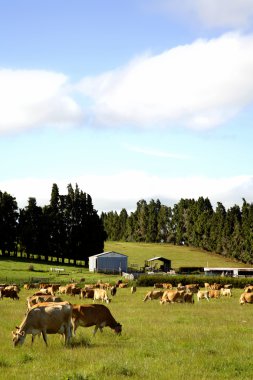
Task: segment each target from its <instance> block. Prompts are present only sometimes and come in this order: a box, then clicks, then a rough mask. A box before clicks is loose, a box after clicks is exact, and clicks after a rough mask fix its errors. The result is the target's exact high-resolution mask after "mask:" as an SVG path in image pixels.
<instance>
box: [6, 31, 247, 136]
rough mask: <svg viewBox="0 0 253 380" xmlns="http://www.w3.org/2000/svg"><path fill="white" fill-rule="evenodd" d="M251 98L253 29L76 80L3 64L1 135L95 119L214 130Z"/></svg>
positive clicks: (119, 123)
mask: <svg viewBox="0 0 253 380" xmlns="http://www.w3.org/2000/svg"><path fill="white" fill-rule="evenodd" d="M252 103H253V35H241V34H239V33H228V34H224V35H223V36H221V37H219V38H213V39H210V40H204V39H199V40H197V41H195V42H193V43H192V44H188V45H182V46H177V47H175V48H173V49H170V50H167V51H164V52H163V53H161V54H157V55H144V56H141V57H139V58H136V59H134V60H132V61H130V62H129V63H128V64H126V65H125V66H124V67H122V68H118V69H115V70H112V71H110V72H105V73H103V74H101V75H98V76H94V77H84V78H83V79H82V80H80V82H79V83H77V84H74V83H70V80H69V79H68V78H67V77H66V76H65V75H63V74H61V73H55V72H48V71H40V70H30V71H29V70H7V69H0V104H1V108H0V133H4V132H9V131H19V130H23V129H28V128H37V127H38V126H40V127H43V126H76V125H81V124H82V125H83V126H87V123H88V122H89V123H90V124H89V125H92V126H97V125H100V126H101V125H104V126H109V127H117V128H129V127H131V128H135V127H138V128H143V129H145V128H170V127H178V126H180V127H182V126H183V127H185V128H189V129H195V130H207V129H210V128H215V127H219V126H220V125H223V124H224V123H226V122H227V121H229V120H230V119H231V118H233V117H235V116H236V115H237V114H238V113H240V112H241V111H243V109H244V108H245V107H248V106H251V105H252ZM84 115H85V116H86V119H85V120H84Z"/></svg>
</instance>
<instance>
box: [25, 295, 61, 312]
mask: <svg viewBox="0 0 253 380" xmlns="http://www.w3.org/2000/svg"><path fill="white" fill-rule="evenodd" d="M41 302H63V299H62V298H61V297H59V296H49V295H45V296H31V297H28V298H27V307H28V310H30V309H31V308H32V307H33V306H34V305H36V304H38V303H41Z"/></svg>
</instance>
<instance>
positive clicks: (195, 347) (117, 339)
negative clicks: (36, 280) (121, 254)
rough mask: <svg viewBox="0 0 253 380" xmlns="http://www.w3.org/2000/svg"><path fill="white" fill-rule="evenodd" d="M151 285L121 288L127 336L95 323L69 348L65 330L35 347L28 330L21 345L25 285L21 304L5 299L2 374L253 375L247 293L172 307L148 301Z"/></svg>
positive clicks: (98, 379) (117, 311)
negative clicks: (15, 342)
mask: <svg viewBox="0 0 253 380" xmlns="http://www.w3.org/2000/svg"><path fill="white" fill-rule="evenodd" d="M147 290H149V289H148V288H138V289H137V292H136V293H135V294H131V293H130V289H128V288H127V289H119V290H118V292H117V295H116V296H115V297H114V298H113V300H112V302H111V303H110V304H109V305H108V307H109V309H110V310H111V312H112V314H113V315H114V317H115V319H116V320H117V321H118V322H120V323H121V324H122V325H123V331H122V335H121V336H116V335H115V334H114V333H113V331H112V330H111V329H110V328H105V329H104V332H103V333H100V332H99V331H98V332H97V335H96V336H95V337H93V336H92V331H93V328H92V327H91V328H82V327H79V329H78V330H77V336H76V337H75V338H74V340H73V342H72V344H71V347H67V348H66V347H64V345H63V341H62V339H61V337H60V336H59V335H49V336H48V342H49V346H48V347H46V346H45V344H44V342H43V339H42V338H36V340H35V342H34V345H33V346H31V337H30V336H29V335H28V336H27V337H26V340H25V343H24V345H23V346H22V347H18V348H14V347H13V346H12V337H11V331H12V330H13V329H15V326H16V325H19V324H20V323H21V321H22V319H23V316H24V313H25V310H26V305H25V300H26V297H27V296H28V295H30V294H31V292H32V291H25V290H22V291H21V293H20V300H19V301H12V300H10V299H4V300H3V301H1V302H0V308H1V330H0V342H1V350H0V367H1V368H0V379H1V380H12V379H13V380H14V379H20V380H27V379H34V378H35V379H44V380H49V379H52V380H55V379H57V380H64V379H65V380H67V379H68V380H84V379H86V380H119V379H133V380H134V379H141V378H144V379H146V380H154V379H157V380H159V379H160V380H168V379H173V380H179V379H180V380H181V379H187V380H196V379H198V380H204V379H205V380H217V379H218V380H219V379H220V380H225V379H227V380H228V379H230V380H233V379H243V380H246V379H249V380H252V375H253V360H252V339H253V305H245V306H240V305H239V302H238V301H239V295H240V293H241V291H240V290H237V289H236V290H234V295H233V297H232V298H221V299H216V300H211V301H210V302H207V301H206V300H202V301H200V302H199V303H198V302H197V301H196V299H195V303H194V304H165V305H160V304H159V301H147V302H146V303H144V302H143V301H142V300H143V297H144V295H145V293H146V291H147ZM63 297H64V299H66V300H70V301H71V302H72V303H74V302H75V303H80V301H79V299H78V298H76V299H75V300H73V298H71V297H70V296H63ZM82 303H89V302H88V301H82Z"/></svg>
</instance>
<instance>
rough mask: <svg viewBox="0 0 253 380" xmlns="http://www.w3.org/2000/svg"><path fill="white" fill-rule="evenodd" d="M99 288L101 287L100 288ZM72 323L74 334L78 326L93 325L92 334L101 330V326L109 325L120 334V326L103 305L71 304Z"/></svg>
mask: <svg viewBox="0 0 253 380" xmlns="http://www.w3.org/2000/svg"><path fill="white" fill-rule="evenodd" d="M100 290H101V289H100ZM72 325H73V332H74V334H75V332H76V329H77V327H78V326H82V327H90V326H95V329H94V332H93V335H95V334H96V332H97V330H98V329H100V331H101V332H102V331H103V327H106V326H108V327H110V328H111V329H112V330H114V331H115V333H116V334H120V333H121V331H122V326H121V324H120V323H118V322H116V320H115V319H114V317H113V316H112V314H111V312H110V310H109V309H108V308H107V307H106V306H104V305H97V304H96V305H73V310H72Z"/></svg>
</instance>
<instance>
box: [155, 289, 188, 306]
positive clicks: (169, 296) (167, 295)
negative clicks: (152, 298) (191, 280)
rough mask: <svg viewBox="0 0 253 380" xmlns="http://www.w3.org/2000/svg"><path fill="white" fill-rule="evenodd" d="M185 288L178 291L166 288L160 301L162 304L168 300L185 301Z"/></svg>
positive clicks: (169, 301)
mask: <svg viewBox="0 0 253 380" xmlns="http://www.w3.org/2000/svg"><path fill="white" fill-rule="evenodd" d="M184 295H185V292H184V290H182V291H178V290H165V292H164V293H163V296H162V299H161V301H160V304H161V305H162V304H164V303H166V302H168V303H175V302H184Z"/></svg>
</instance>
